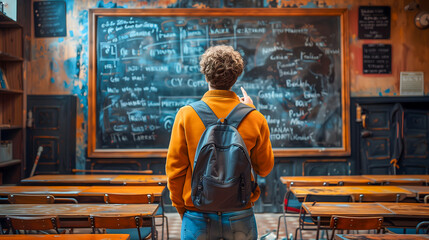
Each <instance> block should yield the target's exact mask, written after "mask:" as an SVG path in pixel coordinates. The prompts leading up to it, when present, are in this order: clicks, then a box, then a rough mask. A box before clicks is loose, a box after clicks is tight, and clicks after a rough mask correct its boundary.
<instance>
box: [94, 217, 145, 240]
mask: <svg viewBox="0 0 429 240" xmlns="http://www.w3.org/2000/svg"><path fill="white" fill-rule="evenodd" d="M90 220H91V227H92V233H95V232H96V229H100V228H104V229H131V228H135V229H136V230H137V233H138V237H139V240H142V239H149V238H151V231H149V232H147V233H146V234H145V235H144V237H143V238H142V232H141V231H140V228H141V227H142V226H143V219H142V218H141V217H140V216H138V215H129V216H121V215H111V216H106V215H103V216H96V215H91V216H90ZM152 221H153V220H152ZM115 233H118V232H115ZM124 233H125V232H124Z"/></svg>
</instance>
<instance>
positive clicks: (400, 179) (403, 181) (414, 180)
mask: <svg viewBox="0 0 429 240" xmlns="http://www.w3.org/2000/svg"><path fill="white" fill-rule="evenodd" d="M362 176H363V177H365V178H368V179H370V180H371V181H374V182H375V183H378V184H390V185H426V183H427V182H429V175H362Z"/></svg>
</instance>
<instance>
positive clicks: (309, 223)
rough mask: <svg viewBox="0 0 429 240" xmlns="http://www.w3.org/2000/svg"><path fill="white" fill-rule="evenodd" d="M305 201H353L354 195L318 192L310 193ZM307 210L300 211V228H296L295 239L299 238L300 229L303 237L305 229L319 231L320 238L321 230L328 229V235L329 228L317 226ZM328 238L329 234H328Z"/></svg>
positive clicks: (317, 234) (317, 236) (317, 235)
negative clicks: (319, 193) (318, 193)
mask: <svg viewBox="0 0 429 240" xmlns="http://www.w3.org/2000/svg"><path fill="white" fill-rule="evenodd" d="M304 202H314V203H316V202H353V196H351V195H317V194H308V195H307V196H306V197H305V199H304ZM305 215H306V212H305V211H304V210H301V211H300V214H299V219H298V224H299V226H298V228H296V229H295V240H296V239H297V235H298V230H299V232H300V236H301V239H302V231H303V230H306V231H307V230H310V231H317V233H316V239H318V238H319V231H320V230H321V229H322V230H326V235H328V231H327V230H329V228H322V227H320V226H317V225H316V224H315V223H314V222H313V220H312V219H311V218H309V217H306V216H305ZM326 238H328V236H326Z"/></svg>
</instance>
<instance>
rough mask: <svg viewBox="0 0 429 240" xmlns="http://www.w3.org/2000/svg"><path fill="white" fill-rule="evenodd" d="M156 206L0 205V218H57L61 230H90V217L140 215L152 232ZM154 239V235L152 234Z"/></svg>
mask: <svg viewBox="0 0 429 240" xmlns="http://www.w3.org/2000/svg"><path fill="white" fill-rule="evenodd" d="M158 206H159V205H158V204H0V218H5V217H6V216H10V215H14V216H52V215H54V216H58V218H59V221H60V224H59V225H60V227H62V228H82V227H83V228H90V227H91V223H90V221H89V217H90V215H99V216H100V215H101V216H103V215H106V216H111V215H115V216H118V215H122V216H126V215H141V216H142V217H143V225H144V226H150V227H151V228H152V232H154V229H155V225H154V223H155V222H154V219H153V216H154V214H155V213H156V211H157V210H158ZM152 237H153V238H154V237H155V234H152Z"/></svg>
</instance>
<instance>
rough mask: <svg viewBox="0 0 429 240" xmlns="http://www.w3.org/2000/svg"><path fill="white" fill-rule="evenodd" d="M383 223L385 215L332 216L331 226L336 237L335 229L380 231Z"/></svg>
mask: <svg viewBox="0 0 429 240" xmlns="http://www.w3.org/2000/svg"><path fill="white" fill-rule="evenodd" d="M382 224H383V217H349V216H336V215H334V216H332V217H331V222H330V228H331V229H332V238H331V239H334V236H335V230H337V229H338V230H372V229H374V230H377V233H380V230H381V228H382Z"/></svg>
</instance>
